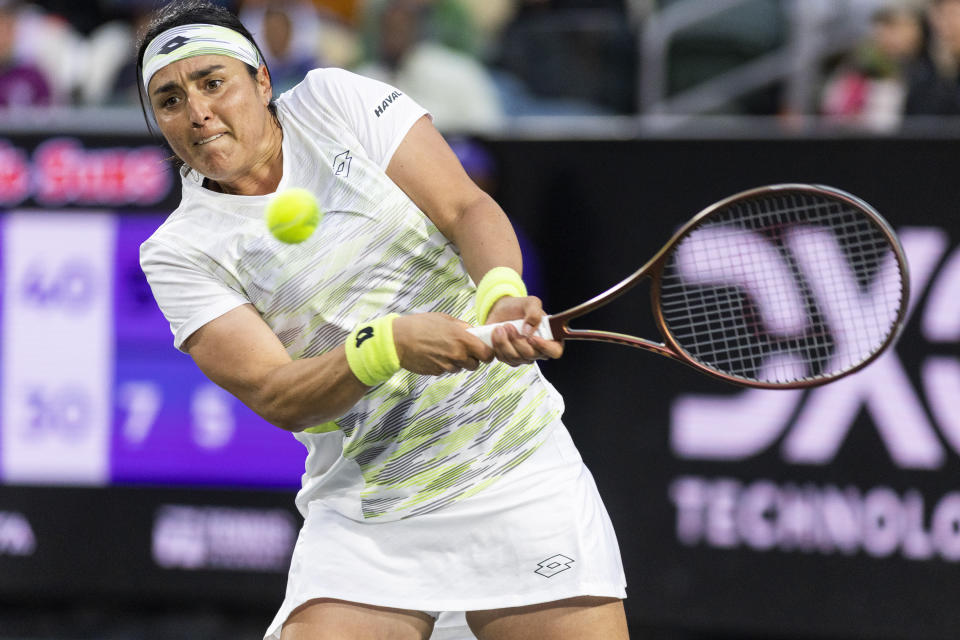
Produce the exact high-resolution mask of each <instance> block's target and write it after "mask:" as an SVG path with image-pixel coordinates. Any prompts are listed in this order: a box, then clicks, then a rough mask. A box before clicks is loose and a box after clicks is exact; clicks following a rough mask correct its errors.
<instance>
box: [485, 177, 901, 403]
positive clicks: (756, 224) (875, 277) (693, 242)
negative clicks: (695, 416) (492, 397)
mask: <svg viewBox="0 0 960 640" xmlns="http://www.w3.org/2000/svg"><path fill="white" fill-rule="evenodd" d="M646 279H649V280H650V283H651V286H650V299H651V303H652V306H653V315H654V318H655V320H656V324H657V327H658V329H659V330H660V334H661V337H662V339H663V342H654V341H651V340H646V339H643V338H638V337H634V336H631V335H626V334H621V333H613V332H609V331H595V330H588V329H572V328H570V326H569V323H570V321H571V320H573V319H574V318H578V317H580V316H583V315H585V314H587V313H589V312H591V311H593V310H595V309H597V308H598V307H601V306H603V305H606V304H608V303H609V302H611V301H613V300H615V299H616V298H618V297H620V296H621V295H623V294H624V293H626V292H627V291H629V290H630V289H632V288H633V287H634V286H635V285H636V284H638V283H639V282H640V281H641V280H646ZM908 287H909V283H908V276H907V263H906V259H905V257H904V253H903V249H902V248H901V246H900V243H899V241H898V240H897V237H896V234H895V233H894V231H893V229H892V228H891V227H890V225H889V224H888V223H887V222H886V221H885V220H884V219H883V218H882V217H881V216H880V214H878V213H877V212H876V211H875V210H874V209H873V208H872V207H871V206H870V205H868V204H867V203H866V202H864V201H862V200H860V199H859V198H857V197H855V196H852V195H850V194H848V193H845V192H843V191H840V190H839V189H834V188H831V187H824V186H818V185H805V184H782V185H772V186H766V187H760V188H757V189H751V190H749V191H744V192H742V193H738V194H736V195H734V196H731V197H729V198H726V199H724V200H721V201H720V202H717V203H715V204H713V205H711V206H709V207H707V208H706V209H704V210H703V211H701V212H700V213H699V214H697V215H696V216H695V217H693V218H692V219H691V220H690V221H689V222H687V223H686V224H685V225H684V226H683V227H682V228H681V229H680V230H679V231H677V233H676V234H674V236H673V237H672V238H671V239H670V241H669V242H667V244H666V245H665V246H664V247H663V248H662V249H660V251H659V252H658V253H657V254H656V255H655V256H653V258H651V259H650V260H649V261H648V262H647V263H646V264H645V265H643V266H642V267H641V268H640V269H639V270H638V271H636V272H635V273H633V274H632V275H631V276H630V277H628V278H626V279H625V280H623V281H622V282H620V283H619V284H617V285H615V286H613V287H611V288H610V289H608V290H607V291H605V292H603V293H601V294H600V295H598V296H596V297H594V298H593V299H591V300H588V301H587V302H584V303H583V304H580V305H578V306H576V307H573V308H571V309H568V310H566V311H564V312H562V313H558V314H556V315H552V316H548V317H547V318H545V319H544V321H543V323H542V324H541V326H540V327H539V328H538V331H537V335H540V336H541V337H544V338H547V339H555V340H597V341H601V342H613V343H616V344H624V345H628V346H631V347H638V348H640V349H646V350H648V351H653V352H655V353H659V354H661V355H665V356H668V357H670V358H674V359H676V360H679V361H681V362H684V363H686V364H688V365H691V366H693V367H694V368H696V369H699V370H701V371H704V372H706V373H708V374H711V375H713V376H716V377H718V378H721V379H723V380H726V381H728V382H733V383H736V384H741V385H745V386H751V387H762V388H802V387H809V386H814V385H818V384H823V383H826V382H829V381H831V380H835V379H837V378H839V377H841V376H844V375H847V374H849V373H852V372H854V371H856V370H858V369H860V368H862V367H864V366H866V365H867V364H868V363H869V362H871V361H872V360H874V359H875V358H876V357H877V356H879V355H880V353H882V352H883V350H884V349H886V348H887V347H888V346H889V345H890V344H891V343H892V342H893V341H894V339H895V338H896V336H897V334H898V333H899V330H900V328H901V326H902V323H903V319H904V317H905V314H906V308H907V301H908V298H909V291H908ZM522 322H523V321H522V320H518V321H514V322H512V324H514V326H517V327H518V328H519V327H520V326H521V325H522ZM496 326H498V325H485V326H482V327H474V328H471V332H473V333H475V334H476V335H478V336H480V337H481V339H483V340H484V341H485V342H486V343H487V344H490V335H491V333H492V331H493V329H494V328H495V327H496Z"/></svg>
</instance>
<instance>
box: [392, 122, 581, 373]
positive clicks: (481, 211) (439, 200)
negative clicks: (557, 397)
mask: <svg viewBox="0 0 960 640" xmlns="http://www.w3.org/2000/svg"><path fill="white" fill-rule="evenodd" d="M387 175H388V176H389V177H390V179H391V180H393V181H394V182H395V183H396V184H397V186H399V187H400V188H401V189H403V191H404V192H405V193H406V194H407V195H408V196H409V197H410V199H411V200H413V202H414V203H415V204H416V205H417V207H419V208H420V210H421V211H423V212H424V213H425V214H426V215H427V216H428V217H429V218H430V220H431V221H432V222H433V223H434V224H435V225H436V226H437V228H438V229H439V230H440V232H441V233H443V235H444V236H446V237H447V239H449V240H450V241H451V242H452V243H453V244H455V245H456V246H457V248H458V249H459V250H460V255H461V258H462V259H463V263H464V267H466V270H467V273H469V274H470V277H471V278H473V281H474V282H480V280H481V279H482V278H483V276H484V275H485V274H486V273H487V271H489V270H490V269H492V268H494V267H501V266H502V267H510V268H512V269H514V270H515V271H516V272H517V273H522V269H523V259H522V257H521V254H520V244H519V242H518V241H517V236H516V234H515V233H514V231H513V226H512V225H511V224H510V220H509V219H508V218H507V216H506V214H505V213H504V212H503V209H501V208H500V205H498V204H497V203H496V201H494V199H493V198H491V197H490V196H489V195H488V194H487V193H485V192H484V191H483V190H482V189H480V187H478V186H477V185H476V184H475V183H474V182H473V180H471V179H470V177H469V176H468V175H467V173H466V171H464V170H463V167H462V166H461V165H460V161H459V160H458V159H457V156H456V155H455V154H454V153H453V150H452V149H450V147H449V145H447V143H446V141H445V140H444V139H443V136H441V135H440V133H439V132H438V131H437V130H436V128H435V127H434V126H433V123H432V122H431V121H430V118H428V117H427V116H423V117H422V118H420V119H419V120H418V121H417V122H416V123H415V124H414V125H413V127H411V129H410V131H409V132H408V133H407V135H406V136H405V137H404V139H403V142H401V143H400V146H399V147H397V150H396V152H395V153H394V155H393V157H392V158H391V159H390V163H389V165H388V166H387ZM543 315H544V312H543V307H542V304H541V302H540V300H539V299H537V298H535V297H526V298H501V299H500V300H499V301H497V303H495V304H494V306H493V308H492V309H491V311H490V314H489V316H488V318H487V321H488V322H499V321H502V320H513V319H517V318H523V319H525V320H526V324H527V325H528V326H529V327H530V329H531V330H532V328H534V327H536V326H537V325H538V324H540V320H541V319H542V318H543ZM493 346H494V350H495V351H496V353H497V358H498V359H500V360H502V361H504V362H507V363H508V364H524V363H526V362H530V361H532V360H536V359H540V358H544V357H549V358H557V357H559V356H560V355H561V354H562V353H563V346H562V345H561V344H560V343H559V342H553V341H547V340H542V339H540V338H535V337H530V338H528V337H526V336H522V335H520V333H519V332H517V331H516V329H514V328H513V327H503V328H500V329H497V331H495V332H494V335H493Z"/></svg>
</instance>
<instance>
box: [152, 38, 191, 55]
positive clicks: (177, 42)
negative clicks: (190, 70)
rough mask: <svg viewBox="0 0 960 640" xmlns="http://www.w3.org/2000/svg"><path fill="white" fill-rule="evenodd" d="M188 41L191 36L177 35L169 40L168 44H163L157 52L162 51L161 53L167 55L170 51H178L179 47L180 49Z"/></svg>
mask: <svg viewBox="0 0 960 640" xmlns="http://www.w3.org/2000/svg"><path fill="white" fill-rule="evenodd" d="M188 42H190V38H184V37H183V36H177V37H176V38H174V39H173V40H171V41H170V42H168V43H167V44H165V45H163V47H161V48H160V51H158V52H157V53H160V54H162V55H167V54H168V53H173V52H174V51H176V50H177V49H179V48H180V47H182V46H183V45H185V44H187V43H188Z"/></svg>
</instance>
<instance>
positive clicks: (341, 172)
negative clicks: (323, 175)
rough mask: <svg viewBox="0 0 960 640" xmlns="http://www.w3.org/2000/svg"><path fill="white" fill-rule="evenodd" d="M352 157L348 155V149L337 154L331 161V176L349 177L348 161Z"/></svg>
mask: <svg viewBox="0 0 960 640" xmlns="http://www.w3.org/2000/svg"><path fill="white" fill-rule="evenodd" d="M351 160H353V156H351V155H350V149H347V150H346V151H344V152H343V153H340V154H337V156H336V157H335V158H334V159H333V175H335V176H339V177H341V178H346V177H348V176H349V175H350V161H351Z"/></svg>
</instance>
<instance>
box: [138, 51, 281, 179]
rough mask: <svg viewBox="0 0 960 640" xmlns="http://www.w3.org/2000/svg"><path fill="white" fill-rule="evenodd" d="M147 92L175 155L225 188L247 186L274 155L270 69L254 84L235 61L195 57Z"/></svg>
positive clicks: (164, 73)
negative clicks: (254, 172) (237, 184)
mask: <svg viewBox="0 0 960 640" xmlns="http://www.w3.org/2000/svg"><path fill="white" fill-rule="evenodd" d="M147 92H148V95H149V97H150V104H151V106H152V107H153V114H154V116H155V117H156V119H157V124H158V125H159V127H160V131H161V133H163V136H164V138H166V139H167V142H168V143H169V144H170V147H171V148H172V149H173V151H174V153H176V154H177V156H178V157H179V158H180V159H181V160H183V161H184V162H185V163H186V164H187V165H189V166H190V167H192V168H194V169H196V170H197V171H199V172H200V173H202V174H203V175H205V176H206V177H208V178H210V179H211V180H215V181H216V182H218V183H220V184H221V185H229V184H231V183H233V182H236V181H238V180H243V178H244V177H246V176H248V175H250V173H251V172H252V170H253V169H255V168H256V167H257V166H258V165H259V163H261V162H267V161H269V159H270V157H271V153H274V152H275V150H274V149H272V145H274V144H275V138H276V136H273V135H271V127H272V126H273V116H272V115H271V113H270V111H269V110H268V109H267V105H268V104H269V103H270V97H271V87H270V78H269V76H268V75H267V72H266V68H265V67H260V69H259V71H258V72H257V76H256V78H253V77H251V75H250V73H249V71H248V69H247V65H246V64H244V63H243V62H241V61H239V60H237V59H235V58H231V57H229V56H221V55H204V56H194V57H192V58H186V59H185V60H180V61H178V62H174V63H173V64H170V65H168V66H166V67H164V68H162V69H160V70H159V71H158V72H157V73H156V74H154V76H153V78H151V80H150V86H149V87H147Z"/></svg>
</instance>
